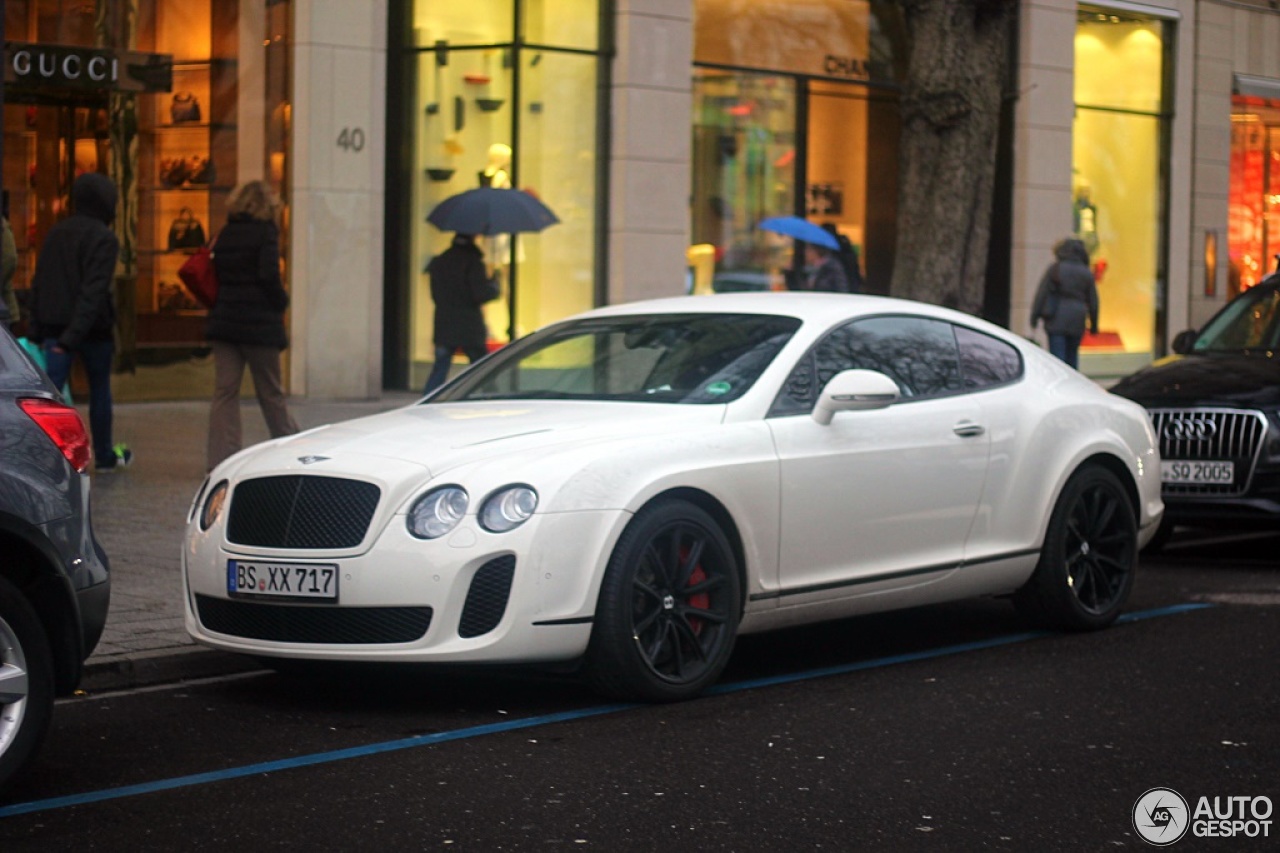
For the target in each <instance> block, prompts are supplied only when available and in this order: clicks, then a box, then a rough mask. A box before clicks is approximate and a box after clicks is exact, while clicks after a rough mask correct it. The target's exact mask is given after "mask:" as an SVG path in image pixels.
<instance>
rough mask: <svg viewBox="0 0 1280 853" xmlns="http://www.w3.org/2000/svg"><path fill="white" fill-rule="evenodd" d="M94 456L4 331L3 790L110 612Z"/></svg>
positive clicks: (0, 518)
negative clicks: (94, 497) (93, 510)
mask: <svg viewBox="0 0 1280 853" xmlns="http://www.w3.org/2000/svg"><path fill="white" fill-rule="evenodd" d="M91 455H92V454H91V451H90V448H89V437H88V435H87V433H86V432H85V428H84V423H83V421H81V420H80V415H79V414H78V413H77V412H76V410H75V409H74V408H72V407H71V406H68V405H67V404H66V403H64V402H63V401H62V398H61V397H60V396H59V394H58V391H57V389H56V388H54V387H53V384H52V383H51V382H50V381H49V378H48V377H47V376H45V374H44V372H43V371H42V370H40V369H39V368H38V367H37V366H36V365H35V364H34V363H33V362H32V361H31V359H30V358H29V357H28V355H27V354H26V353H25V352H24V351H23V350H22V348H21V347H20V346H19V345H18V343H17V342H16V341H15V340H14V339H13V336H12V335H10V334H9V332H8V330H7V329H3V328H0V789H3V788H4V787H5V786H6V785H7V784H8V783H10V782H11V781H12V780H13V779H15V778H16V777H17V775H18V773H19V771H21V770H22V769H23V767H24V766H25V765H26V764H27V762H28V761H30V759H31V757H32V756H33V755H34V754H35V752H36V749H37V748H38V747H39V745H40V742H41V741H42V740H43V739H44V736H45V732H46V731H47V729H48V727H49V718H50V715H51V713H52V711H53V699H54V697H55V696H58V695H63V694H66V693H70V692H71V691H72V690H74V689H75V687H76V685H77V684H78V683H79V681H80V673H81V670H82V668H83V665H84V661H85V659H86V658H88V657H89V654H90V653H91V652H92V651H93V649H94V647H95V646H96V645H97V644H98V639H99V638H100V637H101V636H102V626H103V623H104V622H105V621H106V618H107V602H108V599H109V598H110V589H111V587H110V581H109V568H108V564H107V558H106V555H105V554H103V552H102V548H101V547H100V546H99V545H98V541H97V539H95V538H94V535H93V529H92V527H91V526H90V519H89V474H88V471H89V462H90V458H91Z"/></svg>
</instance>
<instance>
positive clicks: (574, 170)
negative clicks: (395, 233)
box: [404, 0, 601, 387]
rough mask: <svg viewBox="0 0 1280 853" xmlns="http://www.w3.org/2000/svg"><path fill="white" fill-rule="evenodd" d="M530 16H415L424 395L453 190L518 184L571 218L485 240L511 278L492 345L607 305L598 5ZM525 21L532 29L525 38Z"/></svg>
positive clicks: (539, 10)
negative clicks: (440, 208) (598, 267)
mask: <svg viewBox="0 0 1280 853" xmlns="http://www.w3.org/2000/svg"><path fill="white" fill-rule="evenodd" d="M460 9H464V10H465V12H466V13H465V14H464V13H463V11H460ZM519 12H520V15H519V16H517V8H516V3H515V0H484V2H479V3H476V4H467V5H465V6H459V5H458V4H451V3H445V2H441V1H440V0H417V1H416V3H415V5H414V8H413V30H414V38H413V42H412V44H413V45H416V48H417V49H416V50H414V52H413V53H412V54H411V60H410V68H411V69H412V70H411V71H410V73H411V75H412V85H411V86H410V87H409V90H410V91H412V92H413V93H414V95H413V97H414V98H415V99H416V101H417V108H416V109H415V110H413V111H412V116H411V117H409V118H407V120H408V121H410V122H411V126H410V127H407V128H405V133H406V134H407V135H408V136H409V138H410V142H409V150H411V151H412V155H411V168H410V174H411V176H412V177H411V186H410V187H409V188H408V189H407V190H406V191H405V194H404V198H405V203H406V204H407V205H408V206H409V208H410V210H409V211H408V212H407V214H406V215H407V216H408V217H409V218H410V220H411V221H412V223H413V224H412V226H411V228H410V229H409V232H408V240H409V251H410V262H409V267H408V272H407V274H408V277H409V282H408V288H407V296H408V300H407V304H408V306H409V308H410V311H409V314H410V317H411V320H410V329H409V341H408V344H409V345H408V357H409V360H410V362H411V364H410V369H409V370H408V371H407V372H408V374H409V380H408V381H409V383H410V384H411V385H412V386H413V387H421V384H422V381H423V380H424V379H425V376H426V371H427V370H429V369H430V366H431V365H430V362H431V360H432V358H433V357H434V344H433V341H432V323H433V319H434V313H435V306H434V305H433V303H432V301H431V296H430V280H429V278H428V277H427V276H426V274H425V268H426V265H427V264H428V263H429V262H430V260H431V258H432V257H434V256H435V255H437V254H439V253H440V252H442V251H444V250H445V249H446V248H447V247H448V245H449V241H450V240H451V239H452V237H453V234H452V233H445V232H441V231H440V230H439V229H437V228H436V227H435V226H433V225H430V224H428V223H427V221H426V216H427V214H428V213H429V212H430V211H431V210H433V209H434V208H435V206H436V205H437V204H439V203H440V202H441V201H443V200H444V199H446V198H448V197H450V196H452V195H455V194H457V193H460V192H463V191H465V190H468V189H471V188H473V187H479V186H494V187H501V188H505V187H512V188H516V189H520V190H522V191H527V192H530V193H532V194H534V195H536V196H537V197H538V198H540V199H541V200H542V201H543V202H544V203H545V204H546V205H547V206H548V207H549V208H551V210H552V211H553V212H554V213H555V214H556V216H557V217H558V218H559V219H560V222H559V224H557V225H553V226H551V227H550V228H548V229H546V230H544V231H542V232H540V233H534V234H520V235H516V236H515V237H514V238H513V237H512V236H511V235H506V234H497V235H489V236H486V237H483V238H482V239H481V243H482V245H483V248H484V251H485V257H486V261H487V264H488V266H489V269H490V270H493V271H496V272H497V273H498V274H499V276H500V277H501V279H502V296H501V297H500V298H499V299H497V300H495V301H493V302H490V303H489V304H487V305H486V306H485V309H484V310H485V319H486V322H487V325H488V327H489V335H490V346H491V347H497V346H501V345H502V344H503V343H506V342H508V341H510V340H511V339H513V338H514V337H518V336H520V335H522V334H525V333H527V332H530V331H532V330H534V329H535V328H538V327H539V326H541V325H545V324H546V323H548V322H551V321H553V320H556V319H560V318H562V317H565V316H567V315H569V314H573V313H576V312H579V311H583V310H586V309H588V308H590V307H592V305H593V304H594V301H595V245H596V236H595V233H596V219H597V217H596V207H597V166H596V159H597V151H598V150H599V139H598V135H599V128H598V122H597V120H596V109H597V106H596V104H597V87H598V80H599V63H600V61H601V59H600V57H599V56H598V55H597V54H596V53H595V52H594V51H596V50H597V49H598V43H597V42H598V35H597V31H598V15H599V6H598V2H597V0H542V2H525V3H523V5H522V6H521V8H520V9H519ZM558 16H565V17H558ZM517 20H519V21H521V22H522V23H523V27H524V32H523V36H522V38H520V39H518V40H517V39H514V38H513V33H515V26H516V23H515V22H516V21H517ZM535 45H536V46H535ZM406 115H407V114H406ZM513 239H514V245H513Z"/></svg>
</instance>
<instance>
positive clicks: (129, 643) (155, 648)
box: [80, 392, 419, 692]
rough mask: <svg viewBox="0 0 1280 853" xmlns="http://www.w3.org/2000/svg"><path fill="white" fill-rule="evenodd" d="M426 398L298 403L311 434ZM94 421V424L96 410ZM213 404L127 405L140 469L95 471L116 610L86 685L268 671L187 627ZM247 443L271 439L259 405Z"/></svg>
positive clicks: (245, 413) (121, 432)
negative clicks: (191, 551)
mask: <svg viewBox="0 0 1280 853" xmlns="http://www.w3.org/2000/svg"><path fill="white" fill-rule="evenodd" d="M418 396H419V395H416V394H412V393H408V392H386V393H384V395H383V397H382V398H381V399H378V400H362V401H311V400H305V399H290V400H289V408H290V411H291V412H292V413H293V416H294V419H295V420H297V422H298V425H299V426H301V427H302V428H303V429H307V428H309V427H314V426H319V425H321V424H327V423H334V422H336V421H344V420H350V419H351V418H356V417H362V416H364V415H370V414H374V413H377V412H383V411H387V410H389V409H394V408H399V407H400V406H406V405H409V404H410V403H412V402H414V401H415V400H417V399H418ZM85 417H86V420H85V423H88V419H87V414H86V415H85ZM208 420H209V403H208V401H206V400H199V401H184V402H173V403H117V404H116V406H115V425H114V435H115V440H116V441H117V442H124V443H125V444H128V445H129V447H130V448H131V449H132V450H133V452H134V461H133V464H132V465H130V466H129V467H128V468H126V469H124V470H121V471H115V472H111V473H107V474H98V473H94V474H93V475H92V476H93V485H92V487H91V495H92V505H93V526H94V533H95V534H96V535H97V537H98V541H99V542H101V543H102V547H103V549H104V550H105V551H106V552H107V557H108V558H109V559H110V561H111V608H110V611H109V612H108V616H107V626H106V630H105V631H104V632H103V635H102V640H101V642H99V643H98V648H97V649H96V650H95V651H94V653H93V655H92V656H91V657H90V658H89V660H88V662H87V663H86V665H85V673H84V677H83V679H82V680H81V684H80V687H81V689H83V690H87V691H90V692H97V691H103V690H115V689H122V688H126V687H135V686H142V685H146V684H159V683H164V682H168V681H175V680H181V679H185V678H199V677H207V676H213V675H222V674H226V673H230V672H238V671H245V670H249V669H258V668H260V667H259V665H258V664H257V663H256V662H255V661H253V660H252V659H251V658H247V657H242V656H239V655H232V654H226V653H223V652H218V651H214V650H212V649H207V648H205V647H203V646H198V645H196V644H195V643H193V642H192V640H191V638H190V637H188V636H187V632H186V629H185V628H183V608H182V579H181V577H180V576H179V566H180V555H181V551H182V536H183V531H184V529H185V527H186V515H187V510H188V508H189V507H190V506H191V501H192V499H193V498H194V497H195V494H196V490H197V489H198V488H200V483H201V482H203V480H204V472H205V439H206V436H207V434H208ZM241 420H242V422H243V424H244V443H245V446H246V447H247V446H249V445H251V444H255V443H257V442H260V441H265V440H266V439H267V437H268V433H267V428H266V425H265V424H264V422H263V419H262V414H261V412H260V411H259V409H258V404H257V401H256V400H244V401H242V403H241Z"/></svg>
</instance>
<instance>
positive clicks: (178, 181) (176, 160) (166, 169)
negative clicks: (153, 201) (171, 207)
mask: <svg viewBox="0 0 1280 853" xmlns="http://www.w3.org/2000/svg"><path fill="white" fill-rule="evenodd" d="M190 179H191V170H190V169H189V168H188V167H187V160H186V158H185V157H165V158H164V159H162V160H161V161H160V183H161V184H163V185H164V186H166V187H169V188H171V189H176V188H177V187H180V186H182V185H183V184H185V183H187V181H189V180H190Z"/></svg>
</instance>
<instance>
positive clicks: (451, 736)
mask: <svg viewBox="0 0 1280 853" xmlns="http://www.w3.org/2000/svg"><path fill="white" fill-rule="evenodd" d="M1212 606H1213V605H1211V604H1178V605H1174V606H1172V607H1161V608H1158V609H1154V610H1143V611H1139V612H1137V613H1127V614H1125V615H1123V616H1121V617H1120V618H1119V619H1118V620H1117V621H1118V622H1121V623H1128V622H1138V621H1142V620H1144V619H1154V618H1157V617H1160V616H1172V615H1174V614H1178V613H1186V612H1189V611H1192V610H1202V609H1204V608H1206V607H1212ZM1049 636H1053V632H1052V631H1026V632H1023V633H1019V634H1006V635H1005V636H1002V637H994V638H992V639H990V640H978V641H975V642H972V643H958V644H956V645H951V646H941V647H939V648H936V649H926V650H924V651H920V652H909V653H907V654H901V655H890V656H888V657H882V658H875V659H873V660H865V661H858V662H857V663H850V664H842V665H839V666H829V667H821V668H819V669H809V670H805V671H803V672H796V673H790V674H787V675H779V676H773V677H770V678H758V679H751V680H748V681H735V682H733V683H731V684H720V685H714V686H712V687H711V688H710V689H708V690H707V691H706V694H705V695H708V696H722V695H725V694H728V693H740V692H742V691H744V690H754V689H757V688H760V687H771V686H774V685H779V684H790V683H794V682H798V681H810V680H812V679H815V678H826V677H828V676H832V675H843V674H846V673H850V672H859V671H861V670H866V669H878V668H880V667H885V666H894V665H895V664H900V663H910V662H913V661H921V660H929V659H931V658H940V657H947V656H948V655H956V654H962V653H964V652H972V651H978V650H981V649H992V648H997V647H999V646H1008V645H1013V644H1015V643H1024V642H1026V641H1028V640H1035V639H1039V638H1041V637H1049ZM645 707H650V706H648V705H643V704H637V703H620V704H612V705H596V706H593V707H590V708H581V709H579V710H576V711H563V712H561V713H557V714H543V715H541V716H538V717H528V718H526V719H522V720H506V721H503V722H501V723H491V724H489V725H484V726H469V727H467V728H465V729H455V730H454V731H448V732H437V733H435V734H430V735H415V736H414V737H409V738H402V739H400V740H390V741H384V742H382V743H372V744H368V745H366V746H356V747H350V748H348V749H335V750H330V751H328V752H317V753H314V754H312V755H300V756H298V757H296V758H284V759H280V760H277V761H264V762H260V763H258V764H249V765H246V766H244V767H230V768H227V769H226V770H214V771H210V772H208V773H194V774H191V775H189V776H176V777H174V778H172V779H160V780H157V781H155V782H144V783H142V784H139V785H125V786H123V787H119V788H107V789H105V790H102V791H89V792H88V793H84V794H72V795H69V796H65V797H50V798H49V799H45V800H33V801H31V802H28V803H15V804H13V805H10V806H0V818H5V817H14V816H16V815H22V814H31V813H32V812H42V811H51V810H53V809H61V808H67V807H70V806H80V805H86V804H89V803H101V802H104V801H107V800H119V799H123V798H125V797H135V796H139V795H141V794H151V793H155V792H157V791H172V790H174V789H176V788H188V787H192V786H194V785H207V784H210V783H212V782H224V781H226V780H228V779H241V778H244V777H245V776H258V775H261V774H264V773H275V772H277V771H280V770H293V769H295V768H298V767H312V766H315V765H317V764H328V763H330V762H334V761H345V760H346V759H348V758H363V757H365V756H368V755H379V754H382V753H387V752H397V751H399V750H402V749H412V748H415V747H420V746H432V745H434V744H437V743H447V742H449V741H456V740H467V739H469V738H475V737H483V736H485V735H492V734H501V733H504V732H514V731H520V730H522V729H532V728H537V727H539V726H547V725H552V724H554V723H564V722H569V721H571V720H582V719H586V718H589V717H600V716H603V715H605V714H615V713H617V712H619V711H627V710H632V709H636V708H645Z"/></svg>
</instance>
